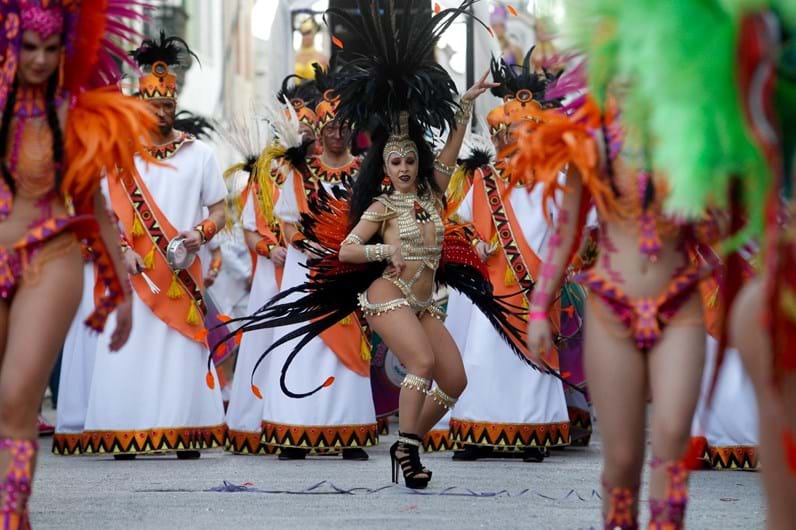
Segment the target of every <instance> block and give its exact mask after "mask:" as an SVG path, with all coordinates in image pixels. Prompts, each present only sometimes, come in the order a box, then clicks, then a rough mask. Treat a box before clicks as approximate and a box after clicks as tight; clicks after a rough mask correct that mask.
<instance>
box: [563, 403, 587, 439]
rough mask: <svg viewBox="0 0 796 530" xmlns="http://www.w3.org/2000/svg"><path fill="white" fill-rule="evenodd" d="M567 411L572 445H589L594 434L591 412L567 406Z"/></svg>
mask: <svg viewBox="0 0 796 530" xmlns="http://www.w3.org/2000/svg"><path fill="white" fill-rule="evenodd" d="M567 412H568V413H569V424H570V433H571V436H572V445H577V446H578V447H586V446H588V445H589V442H590V441H591V435H592V424H591V413H589V411H588V410H584V409H581V408H578V407H567Z"/></svg>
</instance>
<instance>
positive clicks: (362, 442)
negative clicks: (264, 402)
mask: <svg viewBox="0 0 796 530" xmlns="http://www.w3.org/2000/svg"><path fill="white" fill-rule="evenodd" d="M262 429H263V436H262V438H261V440H260V443H261V444H262V445H264V446H266V447H267V448H268V450H275V449H277V448H281V447H296V448H301V449H308V450H310V451H312V452H314V453H318V454H324V453H336V452H338V451H342V450H343V449H350V448H362V447H372V446H374V445H378V443H379V431H378V426H377V425H376V423H375V422H374V423H368V424H365V425H330V426H314V425H313V426H304V425H284V424H281V423H271V422H265V421H264V422H263V427H262Z"/></svg>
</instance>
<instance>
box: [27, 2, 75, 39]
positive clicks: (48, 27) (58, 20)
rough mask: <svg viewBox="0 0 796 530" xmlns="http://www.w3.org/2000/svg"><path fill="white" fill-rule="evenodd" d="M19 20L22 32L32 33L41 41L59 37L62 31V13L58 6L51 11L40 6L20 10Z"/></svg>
mask: <svg viewBox="0 0 796 530" xmlns="http://www.w3.org/2000/svg"><path fill="white" fill-rule="evenodd" d="M20 18H21V19H22V20H21V22H22V31H28V30H29V31H34V32H36V33H38V34H39V36H41V38H42V39H49V38H50V37H52V36H53V35H59V34H61V33H62V32H63V30H64V12H63V9H62V8H61V7H60V6H59V7H55V8H52V9H47V8H44V7H40V6H34V7H27V8H24V9H22V12H21V13H20Z"/></svg>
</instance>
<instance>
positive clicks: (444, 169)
mask: <svg viewBox="0 0 796 530" xmlns="http://www.w3.org/2000/svg"><path fill="white" fill-rule="evenodd" d="M434 169H435V170H436V171H438V172H440V173H442V174H443V175H445V176H446V177H448V178H450V176H451V175H453V172H454V171H456V166H449V165H448V164H446V163H445V162H443V161H442V160H440V159H439V158H437V159H435V160H434Z"/></svg>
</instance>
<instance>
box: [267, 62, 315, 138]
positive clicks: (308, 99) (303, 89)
mask: <svg viewBox="0 0 796 530" xmlns="http://www.w3.org/2000/svg"><path fill="white" fill-rule="evenodd" d="M320 97H321V96H320V94H319V93H318V87H317V85H316V84H315V82H314V81H309V80H307V79H304V78H303V77H300V76H298V75H296V74H291V75H289V76H287V77H286V78H284V79H283V80H282V89H281V90H280V91H279V92H278V93H277V95H276V98H277V99H278V100H279V101H280V102H282V103H285V104H290V105H291V106H292V107H293V110H295V111H296V116H297V117H298V120H299V121H300V122H301V123H303V124H305V125H307V126H308V127H310V128H312V129H315V121H316V116H315V112H314V111H313V110H312V109H313V108H314V107H315V103H316V102H317V101H318V100H319V99H320Z"/></svg>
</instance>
